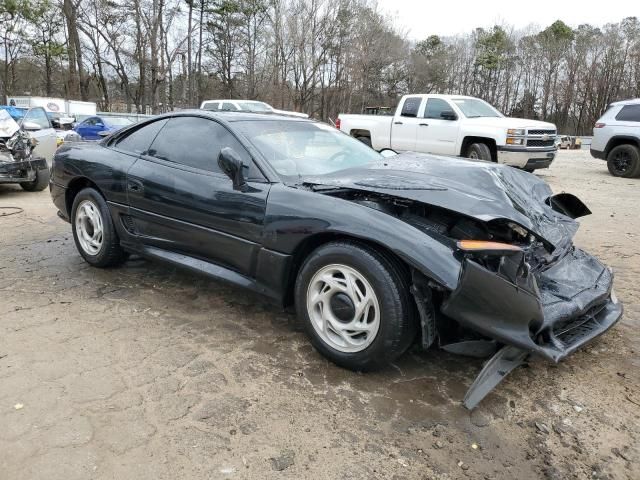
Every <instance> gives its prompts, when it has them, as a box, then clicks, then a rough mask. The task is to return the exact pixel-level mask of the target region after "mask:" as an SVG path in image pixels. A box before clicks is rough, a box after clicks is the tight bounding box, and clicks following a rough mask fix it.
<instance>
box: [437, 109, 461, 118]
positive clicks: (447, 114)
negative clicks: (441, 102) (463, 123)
mask: <svg viewBox="0 0 640 480" xmlns="http://www.w3.org/2000/svg"><path fill="white" fill-rule="evenodd" d="M440 118H442V119H444V120H457V119H458V116H457V115H456V112H454V111H453V110H443V111H442V112H440Z"/></svg>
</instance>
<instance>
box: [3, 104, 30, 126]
mask: <svg viewBox="0 0 640 480" xmlns="http://www.w3.org/2000/svg"><path fill="white" fill-rule="evenodd" d="M0 110H6V111H7V112H8V113H9V115H11V118H13V119H14V120H15V121H16V122H18V123H20V120H22V117H24V115H25V114H26V113H27V109H26V108H19V107H14V106H10V105H0Z"/></svg>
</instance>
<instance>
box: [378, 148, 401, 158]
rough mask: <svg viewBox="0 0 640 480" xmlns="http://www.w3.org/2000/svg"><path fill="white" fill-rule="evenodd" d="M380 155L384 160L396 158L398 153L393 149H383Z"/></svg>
mask: <svg viewBox="0 0 640 480" xmlns="http://www.w3.org/2000/svg"><path fill="white" fill-rule="evenodd" d="M378 153H379V154H380V155H382V156H383V157H384V158H389V157H395V156H396V155H398V152H396V151H395V150H393V149H391V148H383V149H382V150H380V151H379V152H378Z"/></svg>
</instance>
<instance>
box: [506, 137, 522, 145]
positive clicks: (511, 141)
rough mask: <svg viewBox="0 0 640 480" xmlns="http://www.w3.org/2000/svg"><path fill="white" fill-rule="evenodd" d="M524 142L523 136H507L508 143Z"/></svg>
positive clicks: (518, 143)
mask: <svg viewBox="0 0 640 480" xmlns="http://www.w3.org/2000/svg"><path fill="white" fill-rule="evenodd" d="M523 144H524V139H522V138H514V137H507V145H523Z"/></svg>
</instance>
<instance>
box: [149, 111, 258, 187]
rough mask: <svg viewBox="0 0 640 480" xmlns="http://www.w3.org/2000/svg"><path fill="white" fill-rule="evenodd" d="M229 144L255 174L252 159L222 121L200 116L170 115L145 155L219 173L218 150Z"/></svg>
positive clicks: (250, 174) (251, 172)
mask: <svg viewBox="0 0 640 480" xmlns="http://www.w3.org/2000/svg"><path fill="white" fill-rule="evenodd" d="M225 147H231V148H233V149H234V150H235V152H236V153H237V154H238V155H239V156H240V158H241V159H242V161H243V163H244V164H245V165H247V166H249V169H250V170H249V176H250V177H252V178H253V177H256V175H255V173H256V169H255V167H254V166H253V160H252V159H251V156H250V155H249V153H248V152H247V150H246V149H245V148H244V147H243V146H242V144H241V143H240V142H239V141H238V140H237V139H236V138H235V137H234V136H233V135H232V134H231V132H229V130H227V129H226V128H225V127H224V126H223V125H220V124H219V123H217V122H215V121H213V120H209V119H206V118H202V117H174V118H171V119H169V121H168V122H167V124H166V125H165V126H164V128H162V130H161V131H160V133H159V134H158V135H157V136H156V138H155V140H154V141H153V143H152V144H151V147H149V150H148V155H150V156H152V157H155V158H159V159H161V160H165V161H168V162H173V163H176V164H179V165H185V166H188V167H193V168H198V169H200V170H205V171H208V172H215V173H222V171H221V170H220V167H219V166H218V156H219V155H220V150H222V149H223V148H225Z"/></svg>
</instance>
